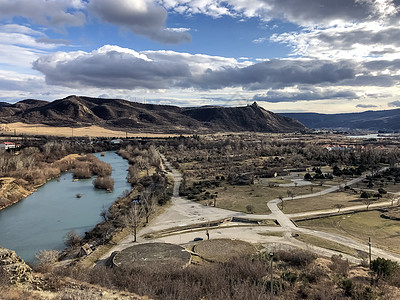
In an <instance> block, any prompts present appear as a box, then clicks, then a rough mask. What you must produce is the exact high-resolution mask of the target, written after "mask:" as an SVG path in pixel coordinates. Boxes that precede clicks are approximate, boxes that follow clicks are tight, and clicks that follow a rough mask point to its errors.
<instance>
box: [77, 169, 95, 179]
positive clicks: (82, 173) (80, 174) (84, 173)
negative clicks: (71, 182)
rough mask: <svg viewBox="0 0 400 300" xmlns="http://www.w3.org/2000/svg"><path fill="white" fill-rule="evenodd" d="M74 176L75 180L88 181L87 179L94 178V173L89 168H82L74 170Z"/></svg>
mask: <svg viewBox="0 0 400 300" xmlns="http://www.w3.org/2000/svg"><path fill="white" fill-rule="evenodd" d="M73 175H74V177H75V178H79V179H87V178H91V177H92V176H93V173H92V171H90V169H89V167H88V166H86V167H80V168H77V169H74V171H73Z"/></svg>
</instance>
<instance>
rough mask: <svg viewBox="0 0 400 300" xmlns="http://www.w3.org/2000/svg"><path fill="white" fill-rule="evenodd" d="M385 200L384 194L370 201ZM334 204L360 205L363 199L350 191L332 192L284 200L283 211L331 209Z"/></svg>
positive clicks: (289, 212)
mask: <svg viewBox="0 0 400 300" xmlns="http://www.w3.org/2000/svg"><path fill="white" fill-rule="evenodd" d="M387 200H388V199H387V197H386V196H384V197H382V198H381V199H379V200H373V201H372V203H377V202H384V201H387ZM336 204H342V205H344V207H349V206H354V205H362V204H363V199H361V198H360V194H353V193H351V192H350V193H347V192H333V193H329V194H326V195H321V196H316V197H310V198H304V199H295V200H293V201H285V203H284V207H283V212H284V213H287V214H294V213H300V212H307V211H314V210H323V209H331V208H335V205H336Z"/></svg>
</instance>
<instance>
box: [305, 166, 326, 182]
mask: <svg viewBox="0 0 400 300" xmlns="http://www.w3.org/2000/svg"><path fill="white" fill-rule="evenodd" d="M313 169H314V172H315V174H314V175H311V174H310V173H308V172H307V173H306V174H305V175H304V180H308V181H311V180H323V179H333V176H332V174H329V173H326V174H323V173H322V171H321V169H320V168H313Z"/></svg>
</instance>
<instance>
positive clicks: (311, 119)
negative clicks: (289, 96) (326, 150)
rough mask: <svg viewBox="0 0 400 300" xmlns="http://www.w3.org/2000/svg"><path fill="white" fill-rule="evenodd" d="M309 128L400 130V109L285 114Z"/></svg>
mask: <svg viewBox="0 0 400 300" xmlns="http://www.w3.org/2000/svg"><path fill="white" fill-rule="evenodd" d="M282 115H284V116H286V117H289V118H294V119H296V120H298V121H299V122H301V123H302V124H304V125H305V126H307V127H309V128H349V129H367V130H388V131H397V130H400V109H393V110H381V111H366V112H362V113H342V114H318V113H284V114H282Z"/></svg>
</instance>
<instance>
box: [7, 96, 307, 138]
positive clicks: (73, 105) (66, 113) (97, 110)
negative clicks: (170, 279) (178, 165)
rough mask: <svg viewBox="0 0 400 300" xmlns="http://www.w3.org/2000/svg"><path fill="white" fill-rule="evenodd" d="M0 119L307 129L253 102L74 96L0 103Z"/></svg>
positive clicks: (154, 127)
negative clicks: (194, 103) (185, 103)
mask: <svg viewBox="0 0 400 300" xmlns="http://www.w3.org/2000/svg"><path fill="white" fill-rule="evenodd" d="M0 122H1V123H10V122H24V123H31V124H32V123H40V124H47V125H52V126H88V125H99V126H103V127H107V128H114V129H122V130H126V131H148V132H177V133H185V132H190V133H196V132H216V131H232V132H235V131H257V132H293V131H303V130H306V127H305V126H304V125H303V124H301V123H300V122H298V121H296V120H293V119H291V118H288V117H284V116H281V115H279V114H274V113H272V112H269V111H267V110H265V109H263V108H262V107H259V106H258V105H257V103H253V104H252V105H248V106H245V107H229V108H226V107H219V106H204V107H194V108H193V107H192V108H183V107H177V106H168V105H156V104H142V103H136V102H131V101H127V100H121V99H101V98H90V97H78V96H69V97H67V98H64V99H60V100H55V101H53V102H47V101H41V100H32V99H29V100H23V101H20V102H18V103H16V104H9V105H0Z"/></svg>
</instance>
